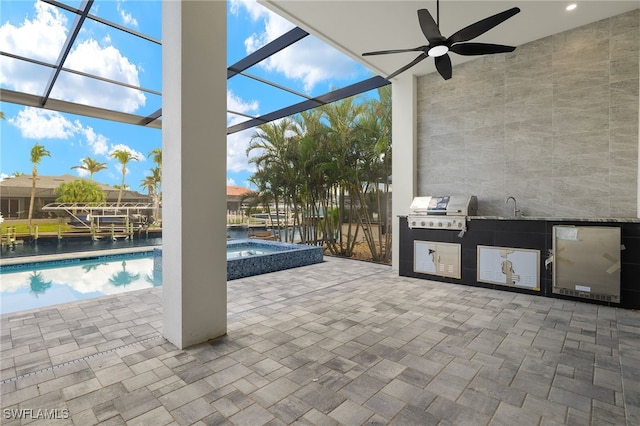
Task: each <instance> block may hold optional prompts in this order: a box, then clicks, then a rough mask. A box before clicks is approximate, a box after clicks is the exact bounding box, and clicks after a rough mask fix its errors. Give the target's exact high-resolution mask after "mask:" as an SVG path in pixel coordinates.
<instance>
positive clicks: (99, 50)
mask: <svg viewBox="0 0 640 426" xmlns="http://www.w3.org/2000/svg"><path fill="white" fill-rule="evenodd" d="M65 67H68V68H71V69H74V70H78V71H83V72H86V73H88V74H94V75H97V76H100V77H105V78H108V79H111V80H115V81H120V82H123V83H127V84H130V85H133V86H139V85H140V80H139V78H138V68H137V67H136V66H135V65H134V64H132V63H131V62H130V61H129V59H128V58H126V57H124V56H122V54H121V53H120V51H119V50H118V49H116V48H115V47H113V46H106V47H102V46H100V45H99V44H98V42H97V41H96V40H86V41H83V42H82V43H80V44H79V45H78V46H77V47H76V48H75V49H74V50H73V51H71V53H70V54H69V56H68V57H67V61H66V62H65ZM105 89H106V87H105V83H103V82H101V81H98V80H94V79H89V78H86V77H82V76H79V75H74V74H64V75H62V74H61V75H60V77H59V78H58V81H57V83H56V85H55V86H54V90H53V91H52V93H51V96H52V97H55V98H61V99H65V100H68V101H71V102H78V103H81V104H85V105H93V106H99V107H101V108H109V109H115V110H118V111H123V112H129V113H133V112H135V111H136V110H137V109H138V108H140V107H141V106H144V105H145V103H146V97H145V96H144V93H143V92H141V91H140V90H135V89H130V88H127V87H122V86H115V85H111V84H110V85H109V88H108V90H105Z"/></svg>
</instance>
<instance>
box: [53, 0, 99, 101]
mask: <svg viewBox="0 0 640 426" xmlns="http://www.w3.org/2000/svg"><path fill="white" fill-rule="evenodd" d="M92 5H93V0H83V1H82V5H81V7H82V12H81V13H80V14H79V15H77V16H76V19H75V20H74V21H73V25H72V26H71V31H70V32H69V35H68V36H67V40H66V41H65V42H64V46H63V48H62V51H61V52H60V56H58V60H57V64H56V67H55V69H54V71H53V73H51V77H49V82H48V83H47V85H46V87H45V91H44V95H43V96H42V98H41V99H42V105H41V106H43V107H44V106H45V104H46V103H47V100H48V99H49V95H50V94H51V91H52V90H53V85H54V84H55V83H56V80H57V79H58V76H59V75H60V71H62V66H63V65H64V62H65V61H66V60H67V56H69V52H71V48H72V47H73V43H74V42H75V40H76V38H77V37H78V34H79V33H80V30H81V29H82V24H83V23H84V20H85V19H86V18H87V15H88V14H89V10H90V9H91V6H92Z"/></svg>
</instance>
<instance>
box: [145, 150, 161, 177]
mask: <svg viewBox="0 0 640 426" xmlns="http://www.w3.org/2000/svg"><path fill="white" fill-rule="evenodd" d="M149 157H152V158H151V160H152V161H153V162H154V163H156V165H157V166H158V169H159V170H160V175H162V148H154V149H152V150H151V152H149V153H148V154H147V158H149Z"/></svg>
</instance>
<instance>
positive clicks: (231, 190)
mask: <svg viewBox="0 0 640 426" xmlns="http://www.w3.org/2000/svg"><path fill="white" fill-rule="evenodd" d="M247 192H253V191H252V190H251V189H249V188H244V187H242V186H227V197H240V196H242V195H244V194H246V193H247Z"/></svg>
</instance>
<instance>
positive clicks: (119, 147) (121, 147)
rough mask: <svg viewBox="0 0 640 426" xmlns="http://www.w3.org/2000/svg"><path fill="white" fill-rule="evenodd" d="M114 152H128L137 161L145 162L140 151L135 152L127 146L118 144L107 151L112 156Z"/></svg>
mask: <svg viewBox="0 0 640 426" xmlns="http://www.w3.org/2000/svg"><path fill="white" fill-rule="evenodd" d="M115 151H128V152H129V153H130V154H131V155H132V156H133V157H135V158H137V159H138V161H145V159H146V157H145V156H144V154H143V153H141V152H140V151H136V150H135V149H133V148H131V147H130V146H128V145H125V144H122V143H119V144H116V145H111V149H110V150H109V155H111V154H113V153H114V152H115Z"/></svg>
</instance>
